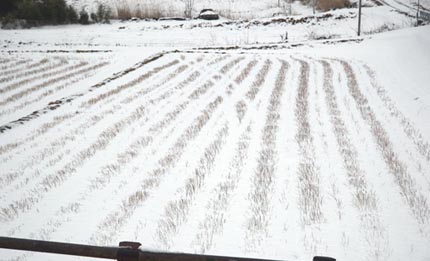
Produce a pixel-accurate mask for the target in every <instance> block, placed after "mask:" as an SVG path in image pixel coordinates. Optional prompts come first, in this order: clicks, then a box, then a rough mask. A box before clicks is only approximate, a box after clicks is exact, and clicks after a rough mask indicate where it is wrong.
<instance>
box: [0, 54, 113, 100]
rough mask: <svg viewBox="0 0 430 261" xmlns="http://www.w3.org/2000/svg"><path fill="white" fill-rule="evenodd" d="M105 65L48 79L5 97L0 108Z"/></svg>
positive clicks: (93, 66) (102, 63)
mask: <svg viewBox="0 0 430 261" xmlns="http://www.w3.org/2000/svg"><path fill="white" fill-rule="evenodd" d="M107 64H108V63H107V62H101V63H98V64H95V65H91V66H89V67H86V68H83V69H80V70H78V71H73V72H71V73H67V74H65V75H61V76H58V77H56V78H52V79H49V80H47V81H45V82H43V83H40V84H38V85H36V86H32V87H30V88H27V89H25V90H22V91H20V92H18V93H15V94H13V95H11V96H9V97H7V98H6V99H4V100H2V101H0V106H4V105H6V104H9V103H11V102H14V101H17V100H19V99H21V98H22V97H24V96H27V95H29V94H32V93H33V92H36V91H39V90H41V89H44V88H46V87H48V86H51V85H53V84H55V83H58V82H61V81H64V80H67V79H70V78H72V77H76V76H79V75H80V74H84V73H87V72H90V71H92V70H96V69H98V68H101V67H104V66H106V65H107ZM73 67H75V68H73ZM73 67H72V68H69V69H76V66H73ZM78 67H79V65H78Z"/></svg>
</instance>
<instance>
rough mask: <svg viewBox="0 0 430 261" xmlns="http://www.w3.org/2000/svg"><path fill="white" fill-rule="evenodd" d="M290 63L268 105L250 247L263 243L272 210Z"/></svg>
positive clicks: (252, 196)
mask: <svg viewBox="0 0 430 261" xmlns="http://www.w3.org/2000/svg"><path fill="white" fill-rule="evenodd" d="M288 68H289V64H288V63H287V62H285V61H281V68H280V69H279V72H278V76H277V79H276V82H275V88H274V89H273V91H272V94H271V96H270V100H269V106H268V108H267V114H266V123H265V125H264V128H263V133H262V142H261V151H260V153H259V156H258V160H257V162H258V163H257V164H258V165H257V169H256V170H255V173H254V176H253V177H252V189H251V192H250V194H249V195H248V198H249V201H250V206H249V207H250V209H251V217H250V218H249V219H248V221H247V233H246V240H247V247H248V248H255V247H256V246H258V245H259V244H260V241H261V240H262V238H261V237H262V235H263V234H264V233H265V232H266V229H267V226H268V223H269V219H270V217H268V213H269V212H270V200H271V196H270V194H271V193H272V189H273V181H274V178H275V172H276V162H277V160H278V156H277V149H276V144H275V140H276V135H277V131H278V128H279V118H280V115H279V112H280V108H281V98H282V95H283V94H284V92H285V88H284V82H285V76H286V73H287V70H288Z"/></svg>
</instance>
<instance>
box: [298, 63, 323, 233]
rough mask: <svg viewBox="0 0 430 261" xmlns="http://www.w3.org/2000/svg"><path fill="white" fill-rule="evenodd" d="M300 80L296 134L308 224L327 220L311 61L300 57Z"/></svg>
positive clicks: (304, 218)
mask: <svg viewBox="0 0 430 261" xmlns="http://www.w3.org/2000/svg"><path fill="white" fill-rule="evenodd" d="M299 62H300V65H301V68H300V75H299V77H300V80H299V88H298V92H297V97H296V109H295V116H296V122H297V125H298V130H297V134H296V136H295V138H296V141H297V144H298V146H299V153H300V155H301V160H300V163H299V169H298V176H299V184H298V186H299V191H300V195H299V202H298V205H299V208H300V210H301V211H302V217H301V218H302V223H303V224H304V225H312V224H318V223H320V222H322V220H323V212H322V209H321V208H322V200H323V199H322V195H321V189H320V179H319V175H318V173H317V170H316V166H315V162H314V159H315V156H314V155H313V153H314V151H315V149H314V144H313V136H312V134H311V130H310V124H309V104H308V96H309V93H308V82H309V64H308V63H307V62H305V61H301V60H299Z"/></svg>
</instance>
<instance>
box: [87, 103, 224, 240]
mask: <svg viewBox="0 0 430 261" xmlns="http://www.w3.org/2000/svg"><path fill="white" fill-rule="evenodd" d="M222 102H223V98H222V97H221V96H218V97H216V98H215V99H214V100H213V101H212V102H210V103H209V104H208V106H207V107H206V108H205V109H204V111H203V112H202V113H201V114H200V115H199V116H198V117H197V118H195V120H194V121H193V123H192V124H191V125H190V126H189V127H188V128H187V129H186V130H185V131H184V132H183V133H182V134H181V136H180V137H179V138H178V139H177V141H176V142H175V144H174V145H173V146H172V147H170V149H169V150H168V153H167V154H166V155H165V156H164V157H163V158H162V159H160V160H158V164H157V167H156V168H155V169H153V170H151V171H150V173H149V175H148V176H149V177H148V178H147V179H145V181H144V182H142V185H141V186H140V188H139V189H138V190H137V191H135V192H133V193H131V194H129V196H128V197H127V198H126V199H124V200H123V201H122V203H121V206H120V207H119V209H118V210H115V211H113V212H112V213H110V214H109V215H108V216H107V217H106V218H105V219H104V220H103V221H102V222H101V224H99V226H98V231H97V232H96V233H94V234H93V236H91V241H92V242H109V239H110V238H111V237H112V235H114V234H115V233H116V232H117V231H118V230H119V229H120V227H122V225H123V224H124V222H125V221H126V220H127V218H128V217H130V216H131V215H132V214H133V213H134V211H135V210H136V208H137V207H138V206H139V205H141V204H142V203H143V202H144V201H145V200H146V199H147V198H148V197H149V195H150V193H151V191H152V190H153V189H156V188H157V187H158V186H159V184H160V182H161V179H162V178H163V176H165V174H166V172H167V171H168V170H169V169H171V168H172V167H174V166H175V165H176V162H177V161H178V160H179V158H180V156H181V154H182V153H183V151H184V150H185V148H186V147H187V145H188V143H189V142H190V141H192V140H193V139H195V138H196V137H197V136H198V134H199V133H200V131H201V129H202V128H203V127H204V126H205V125H206V123H207V122H208V121H209V120H210V118H211V116H212V114H213V113H214V112H215V111H216V110H217V109H218V108H219V107H220V105H221V104H222Z"/></svg>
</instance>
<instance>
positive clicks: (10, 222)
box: [0, 0, 430, 261]
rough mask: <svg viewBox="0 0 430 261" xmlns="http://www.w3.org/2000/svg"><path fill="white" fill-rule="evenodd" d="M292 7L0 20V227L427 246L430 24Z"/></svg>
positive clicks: (58, 233)
mask: <svg viewBox="0 0 430 261" xmlns="http://www.w3.org/2000/svg"><path fill="white" fill-rule="evenodd" d="M89 2H90V1H88V2H85V3H86V4H90V3H89ZM386 2H387V3H391V4H390V5H394V4H395V3H394V2H395V1H394V0H386ZM423 2H424V1H423ZM82 3H84V2H83V1H79V3H78V2H77V4H82ZM200 3H201V2H200ZM232 3H233V2H232ZM235 3H237V4H238V6H240V5H243V2H240V1H239V0H237V2H235ZM239 3H241V4H239ZM212 4H219V5H226V2H221V1H213V2H211V5H212ZM254 4H255V5H258V3H257V1H255V2H253V4H252V5H250V6H253V5H254ZM260 4H261V10H266V9H265V8H269V7H270V5H272V2H270V3H269V1H265V2H263V1H262V2H261V3H260ZM412 4H413V3H411V5H412ZM263 5H265V6H264V7H263ZM226 6H228V5H226ZM235 8H236V7H235ZM252 8H257V9H258V8H259V7H256V6H253V7H252ZM270 8H271V7H270ZM296 8H297V9H296V10H298V11H299V12H300V13H302V15H299V16H294V17H287V18H288V19H292V20H288V22H285V21H284V22H282V20H276V19H284V18H282V17H277V18H275V19H272V18H265V19H255V20H250V21H245V20H239V21H233V22H232V21H229V20H220V21H213V22H206V21H197V20H193V21H159V22H157V21H139V22H132V21H127V22H120V21H114V22H113V23H112V24H110V25H100V24H95V25H90V26H80V25H69V26H58V27H53V26H47V27H41V28H36V29H32V30H7V31H5V30H2V31H0V46H2V49H1V50H0V53H1V56H0V235H4V236H15V237H28V238H35V239H47V240H58V241H67V242H77V243H90V244H99V245H116V244H117V243H118V242H119V241H122V240H135V241H139V242H141V243H142V244H143V246H144V247H145V248H151V249H158V250H169V251H186V252H196V253H208V254H221V255H237V256H251V257H265V258H274V259H281V260H311V259H312V256H314V255H327V256H333V257H336V258H337V260H353V261H354V260H429V259H430V250H429V248H428V246H429V245H430V206H429V204H430V178H429V176H428V173H430V121H429V120H428V119H429V118H430V92H429V89H428V88H429V84H428V83H429V82H430V74H429V73H428V71H429V70H428V69H429V68H430V52H429V46H430V26H423V27H419V28H407V27H410V26H411V25H413V24H414V20H413V19H412V18H410V17H408V16H405V15H403V14H401V13H399V12H395V11H393V8H392V7H390V6H379V7H372V8H365V9H363V30H362V31H363V33H364V35H365V36H364V37H363V38H357V37H356V36H355V35H356V24H357V16H356V15H357V13H356V10H355V9H345V10H336V11H333V12H328V13H324V14H318V15H317V16H316V17H313V16H310V13H307V12H309V9H300V8H303V7H299V6H296ZM399 8H400V7H399ZM402 8H409V7H405V6H404V5H403V7H402ZM408 10H411V9H410V8H409V9H408ZM287 18H285V19H287ZM280 21H281V22H280ZM399 28H407V29H402V30H395V29H399ZM386 30H394V31H392V32H386V33H380V34H379V33H378V32H381V31H386ZM286 33H288V42H286V41H285V39H284V40H282V39H281V36H285V34H286ZM374 33H378V34H374ZM314 39H320V40H314ZM220 46H221V47H220ZM202 47H204V48H202ZM58 259H59V257H58V256H50V255H43V254H33V253H23V252H15V251H6V250H0V260H58ZM61 259H62V260H66V259H70V260H76V258H70V257H69V258H68V257H61Z"/></svg>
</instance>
